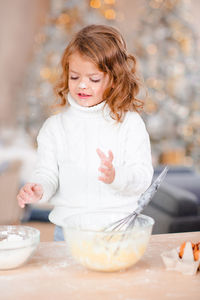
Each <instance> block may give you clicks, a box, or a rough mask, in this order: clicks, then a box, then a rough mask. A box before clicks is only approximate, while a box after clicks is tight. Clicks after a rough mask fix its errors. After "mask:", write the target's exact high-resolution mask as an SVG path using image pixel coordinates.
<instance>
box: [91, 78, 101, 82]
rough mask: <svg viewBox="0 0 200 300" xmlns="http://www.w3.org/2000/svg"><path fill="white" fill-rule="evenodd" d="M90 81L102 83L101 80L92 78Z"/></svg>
mask: <svg viewBox="0 0 200 300" xmlns="http://www.w3.org/2000/svg"><path fill="white" fill-rule="evenodd" d="M90 80H91V81H92V82H100V80H101V79H92V78H90Z"/></svg>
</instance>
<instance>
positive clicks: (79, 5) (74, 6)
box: [17, 0, 116, 142]
mask: <svg viewBox="0 0 200 300" xmlns="http://www.w3.org/2000/svg"><path fill="white" fill-rule="evenodd" d="M50 4H51V5H50V11H49V13H48V17H47V20H46V22H45V23H46V25H45V27H44V28H43V30H42V31H40V32H39V33H38V34H37V36H36V37H35V49H34V58H33V61H32V62H31V64H30V66H29V68H28V70H27V76H26V79H25V80H24V83H23V87H22V88H21V93H20V95H19V101H18V102H19V105H18V112H17V114H18V124H19V126H20V127H21V128H23V129H25V131H26V132H27V133H28V134H29V135H30V136H31V138H32V141H33V142H35V140H36V136H37V134H38V131H39V129H40V128H41V125H42V124H43V122H44V120H45V119H46V118H47V117H48V116H49V114H50V111H49V108H50V106H51V105H52V104H53V103H55V96H54V93H53V85H54V84H55V82H56V80H57V79H58V74H59V71H60V59H61V56H62V53H63V51H64V49H65V47H66V46H67V43H68V42H69V41H70V39H71V36H72V34H73V33H74V32H76V31H78V30H79V29H80V28H81V27H83V26H86V25H88V24H93V23H103V24H110V25H113V24H114V23H115V18H116V5H115V0H90V1H89V0H83V1H79V0H71V1H67V0H51V1H50Z"/></svg>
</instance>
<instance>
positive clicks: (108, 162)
mask: <svg viewBox="0 0 200 300" xmlns="http://www.w3.org/2000/svg"><path fill="white" fill-rule="evenodd" d="M102 165H103V166H105V167H107V168H108V169H112V168H113V165H112V163H111V162H110V161H108V160H105V161H103V162H102Z"/></svg>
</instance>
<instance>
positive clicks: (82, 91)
mask: <svg viewBox="0 0 200 300" xmlns="http://www.w3.org/2000/svg"><path fill="white" fill-rule="evenodd" d="M108 81H109V76H108V74H105V73H103V72H101V71H99V69H98V68H97V67H96V65H95V64H94V63H92V62H91V61H90V60H89V59H87V58H85V57H83V56H81V55H80V54H79V53H78V52H75V53H74V54H72V55H70V57H69V92H70V94H71V96H72V97H73V98H74V100H75V101H76V102H77V103H78V104H79V105H81V106H85V107H90V106H94V105H96V104H99V103H100V102H102V101H103V100H104V99H103V93H104V91H105V89H106V87H107V85H108Z"/></svg>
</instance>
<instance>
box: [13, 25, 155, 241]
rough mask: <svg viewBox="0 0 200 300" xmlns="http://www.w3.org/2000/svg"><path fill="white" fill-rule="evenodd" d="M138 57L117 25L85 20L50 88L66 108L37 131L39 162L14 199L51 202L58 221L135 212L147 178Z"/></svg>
mask: <svg viewBox="0 0 200 300" xmlns="http://www.w3.org/2000/svg"><path fill="white" fill-rule="evenodd" d="M138 92H139V81H138V79H137V76H136V59H135V57H134V56H133V55H130V54H128V53H127V49H126V44H125V42H124V40H123V38H122V36H121V34H120V33H119V32H118V30H117V29H115V28H113V27H110V26H105V25H89V26H87V27H85V28H83V29H82V30H80V31H79V32H78V33H77V34H76V35H75V36H74V37H73V39H72V41H71V42H70V43H69V45H68V46H67V48H66V49H65V51H64V54H63V57H62V74H61V78H60V82H59V84H58V85H57V87H56V93H57V95H58V96H59V97H60V99H61V103H60V106H62V107H64V110H63V111H62V112H61V113H59V114H57V115H54V116H52V117H50V118H48V119H47V120H46V122H45V123H44V125H43V127H42V129H41V130H40V132H39V135H38V139H37V141H38V161H37V165H36V169H35V171H34V173H33V176H32V181H31V183H27V184H25V186H24V187H22V189H21V190H20V191H19V194H18V196H17V199H18V203H19V205H20V206H21V207H24V206H25V204H26V203H35V202H40V203H43V202H46V201H50V202H51V203H52V204H53V205H54V209H53V210H52V212H51V213H50V215H49V219H50V221H51V222H53V223H54V224H56V225H58V226H57V227H56V237H55V239H56V240H63V235H62V231H61V227H60V226H62V225H63V220H64V219H65V218H66V217H67V216H69V215H71V214H75V213H80V212H86V211H93V210H107V209H112V210H116V211H117V210H119V211H123V210H124V211H130V212H131V211H133V210H134V209H135V208H136V206H137V200H138V198H139V197H140V196H141V194H142V193H143V192H144V191H145V190H146V189H147V188H148V186H149V185H150V183H151V180H152V175H153V168H152V161H151V150H150V142H149V135H148V133H147V131H146V128H145V125H144V122H143V120H142V118H141V117H140V115H139V113H138V111H139V109H140V108H141V107H142V105H143V102H142V101H140V100H138V99H137V98H136V96H137V94H138Z"/></svg>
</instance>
